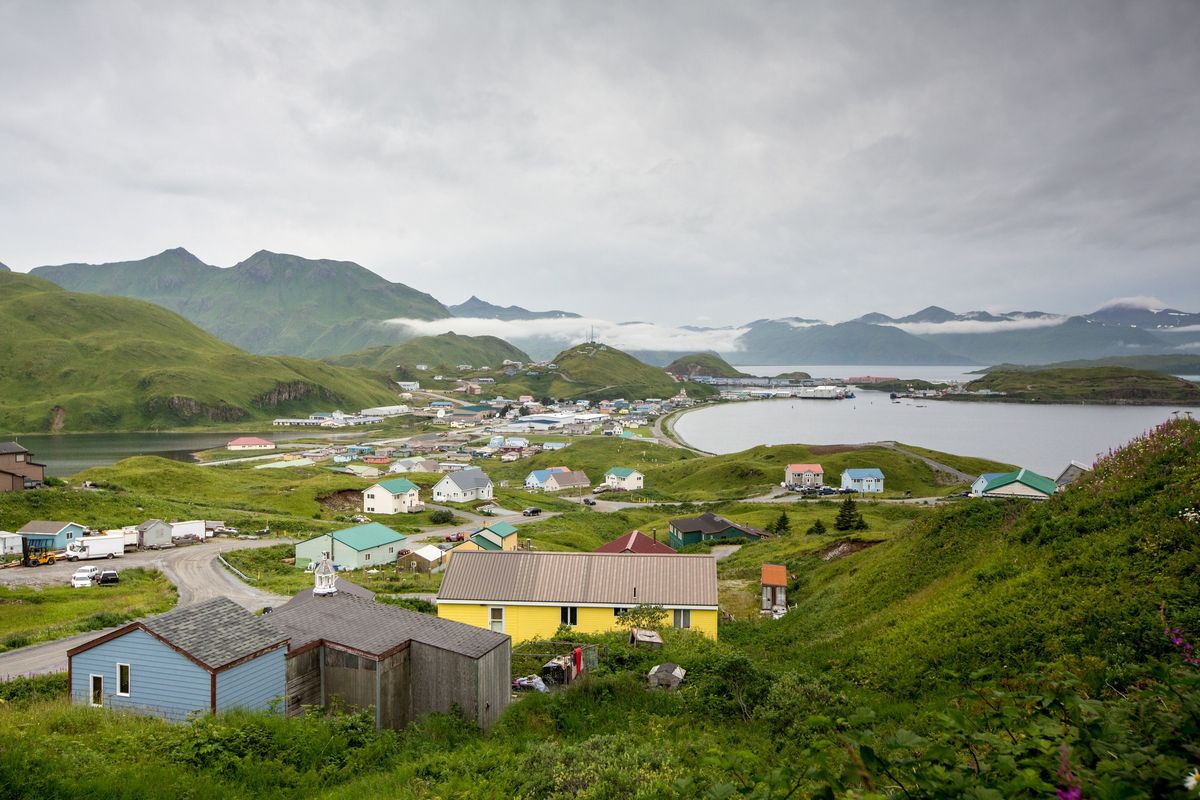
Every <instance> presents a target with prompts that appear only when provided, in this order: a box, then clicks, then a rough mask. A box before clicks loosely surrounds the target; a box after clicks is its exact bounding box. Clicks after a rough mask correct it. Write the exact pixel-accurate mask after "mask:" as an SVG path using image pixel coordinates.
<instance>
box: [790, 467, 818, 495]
mask: <svg viewBox="0 0 1200 800" xmlns="http://www.w3.org/2000/svg"><path fill="white" fill-rule="evenodd" d="M783 482H784V484H785V485H787V486H802V487H806V488H813V489H816V488H820V487H821V485H822V484H823V483H824V482H825V470H824V468H822V467H821V465H820V464H788V465H787V469H786V470H785V471H784V473H783Z"/></svg>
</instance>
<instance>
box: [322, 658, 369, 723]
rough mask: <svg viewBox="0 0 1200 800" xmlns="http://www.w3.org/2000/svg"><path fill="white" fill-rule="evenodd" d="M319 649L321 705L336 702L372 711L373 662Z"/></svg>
mask: <svg viewBox="0 0 1200 800" xmlns="http://www.w3.org/2000/svg"><path fill="white" fill-rule="evenodd" d="M321 649H322V650H323V651H324V652H325V704H326V705H330V704H332V703H333V702H334V699H335V698H336V699H337V701H338V702H340V703H342V704H343V705H346V706H351V707H353V708H360V709H361V708H374V707H375V662H374V661H372V660H371V659H369V658H363V657H362V656H358V655H355V654H353V653H346V652H343V651H341V650H335V649H333V648H332V647H323V648H321Z"/></svg>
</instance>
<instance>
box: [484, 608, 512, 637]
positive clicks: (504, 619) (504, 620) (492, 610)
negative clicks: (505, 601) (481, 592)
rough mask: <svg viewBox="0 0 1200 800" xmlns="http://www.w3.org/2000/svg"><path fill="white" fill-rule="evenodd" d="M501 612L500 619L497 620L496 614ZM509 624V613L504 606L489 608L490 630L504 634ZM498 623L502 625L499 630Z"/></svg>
mask: <svg viewBox="0 0 1200 800" xmlns="http://www.w3.org/2000/svg"><path fill="white" fill-rule="evenodd" d="M497 611H499V612H500V618H499V619H496V614H495V612H497ZM507 622H508V612H507V611H506V610H505V608H504V606H488V630H492V631H495V632H496V633H504V632H505V631H504V628H505V626H506V624H507ZM496 623H499V624H500V627H499V629H497V628H496Z"/></svg>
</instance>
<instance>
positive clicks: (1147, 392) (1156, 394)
mask: <svg viewBox="0 0 1200 800" xmlns="http://www.w3.org/2000/svg"><path fill="white" fill-rule="evenodd" d="M967 389H968V390H970V391H978V390H980V389H990V390H991V391H993V392H1004V393H1005V395H1006V396H1005V397H1004V398H1002V399H1006V400H1023V401H1029V402H1041V403H1122V404H1136V405H1151V404H1156V403H1171V404H1187V405H1200V387H1198V386H1196V384H1194V383H1190V382H1188V381H1185V380H1183V379H1182V378H1177V377H1175V376H1174V375H1168V374H1166V373H1163V372H1152V371H1150V370H1138V369H1129V368H1128V367H1085V368H1055V369H1042V370H1037V371H1034V372H1025V371H1007V370H995V371H993V372H989V373H988V374H987V375H984V376H983V377H982V378H979V379H977V380H974V381H971V382H970V383H969V384H967ZM951 397H953V395H951Z"/></svg>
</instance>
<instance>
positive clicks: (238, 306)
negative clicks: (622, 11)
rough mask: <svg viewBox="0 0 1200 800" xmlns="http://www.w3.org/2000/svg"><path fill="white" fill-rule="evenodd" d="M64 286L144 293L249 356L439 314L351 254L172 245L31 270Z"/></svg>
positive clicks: (419, 295)
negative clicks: (206, 253) (198, 250)
mask: <svg viewBox="0 0 1200 800" xmlns="http://www.w3.org/2000/svg"><path fill="white" fill-rule="evenodd" d="M30 274H33V275H36V276H38V277H40V278H45V279H47V280H50V281H53V282H54V283H57V284H58V285H59V286H62V287H63V288H65V289H69V290H71V291H76V292H89V293H93V294H107V295H119V296H123V297H135V298H138V299H141V300H148V301H150V302H152V303H157V304H158V305H161V306H164V307H165V308H169V309H170V310H172V311H175V312H177V313H179V314H182V315H183V316H185V317H187V318H188V319H190V320H192V321H193V322H195V323H196V324H197V325H199V326H200V327H201V328H203V329H205V330H207V331H208V332H210V333H212V334H215V335H217V336H220V337H221V338H223V339H225V340H226V341H228V342H231V343H232V344H235V345H237V346H239V347H242V348H244V349H246V350H249V351H251V352H255V353H288V354H292V355H303V356H326V355H335V354H337V353H345V352H349V351H352V350H359V349H362V348H363V347H367V346H370V345H376V344H386V343H393V342H398V341H400V340H402V339H404V338H408V337H407V336H406V335H404V334H403V332H402V331H400V330H399V329H397V328H396V327H395V326H392V325H389V324H387V322H386V320H389V319H393V318H397V317H404V318H412V319H441V318H444V317H449V316H450V312H449V310H447V309H446V307H445V306H443V305H442V304H441V303H439V302H438V301H437V300H435V299H434V298H433V297H432V296H430V295H428V294H425V293H424V292H419V291H417V290H416V289H413V288H411V287H409V286H406V285H404V284H402V283H393V282H391V281H389V280H387V279H385V278H383V277H381V276H379V275H377V274H375V273H374V272H372V271H371V270H369V269H366V268H365V267H362V266H360V265H358V264H355V263H354V262H351V261H332V260H328V259H307V258H301V257H300V256H294V255H287V254H283V253H272V252H269V251H267V250H260V251H258V252H257V253H255V254H254V255H252V256H250V258H248V259H246V260H245V261H242V262H240V263H238V264H235V265H234V266H232V267H229V268H221V267H214V266H211V265H209V264H205V263H204V262H203V261H201V260H200V259H198V258H196V256H194V255H192V254H191V253H189V252H188V251H187V250H184V249H183V248H181V247H177V248H174V249H171V250H165V251H163V252H162V253H159V254H158V255H155V256H151V257H149V258H144V259H140V260H137V261H123V262H116V263H110V264H96V265H92V264H60V265H57V266H46V267H37V268H35V269H33V270H31V273H30Z"/></svg>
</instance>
